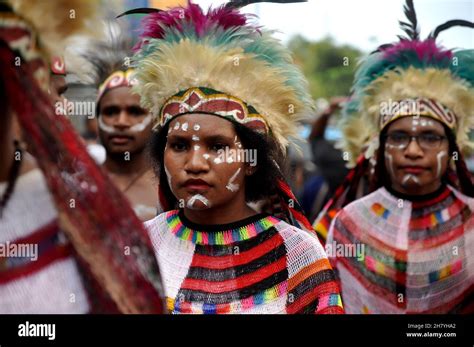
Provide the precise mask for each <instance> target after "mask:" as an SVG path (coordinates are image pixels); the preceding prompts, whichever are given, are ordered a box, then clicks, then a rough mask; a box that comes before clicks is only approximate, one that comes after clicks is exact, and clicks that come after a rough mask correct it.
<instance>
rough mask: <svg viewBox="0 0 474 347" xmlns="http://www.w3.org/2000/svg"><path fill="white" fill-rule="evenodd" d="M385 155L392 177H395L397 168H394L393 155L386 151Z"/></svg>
mask: <svg viewBox="0 0 474 347" xmlns="http://www.w3.org/2000/svg"><path fill="white" fill-rule="evenodd" d="M385 157H386V158H387V159H388V168H389V170H390V174H391V175H392V178H394V177H395V170H393V156H392V155H391V154H390V153H388V152H387V151H385Z"/></svg>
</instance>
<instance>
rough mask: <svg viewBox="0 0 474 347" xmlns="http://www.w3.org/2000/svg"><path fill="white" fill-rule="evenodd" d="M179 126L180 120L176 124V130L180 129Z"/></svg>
mask: <svg viewBox="0 0 474 347" xmlns="http://www.w3.org/2000/svg"><path fill="white" fill-rule="evenodd" d="M179 126H180V123H179V122H176V124H175V125H174V130H178V129H179Z"/></svg>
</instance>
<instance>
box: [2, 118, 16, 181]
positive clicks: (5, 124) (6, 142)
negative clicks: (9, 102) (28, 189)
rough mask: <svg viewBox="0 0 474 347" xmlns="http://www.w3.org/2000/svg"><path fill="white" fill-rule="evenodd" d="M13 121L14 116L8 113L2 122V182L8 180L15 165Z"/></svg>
mask: <svg viewBox="0 0 474 347" xmlns="http://www.w3.org/2000/svg"><path fill="white" fill-rule="evenodd" d="M0 119H2V117H0ZM12 120H13V117H12V115H11V114H9V113H7V115H6V116H4V117H3V120H1V121H0V182H4V181H7V180H8V176H9V173H10V168H11V166H12V165H13V158H14V153H13V152H14V151H15V146H14V145H13V139H14V137H13V128H12Z"/></svg>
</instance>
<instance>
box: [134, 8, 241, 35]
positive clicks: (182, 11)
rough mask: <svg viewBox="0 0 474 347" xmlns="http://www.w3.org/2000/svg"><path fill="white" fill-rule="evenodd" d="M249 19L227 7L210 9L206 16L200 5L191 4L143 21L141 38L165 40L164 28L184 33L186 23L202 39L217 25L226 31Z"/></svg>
mask: <svg viewBox="0 0 474 347" xmlns="http://www.w3.org/2000/svg"><path fill="white" fill-rule="evenodd" d="M248 17H249V15H245V14H242V13H239V11H238V10H236V9H232V8H228V7H225V6H220V7H217V8H215V9H209V10H208V12H207V14H206V13H204V11H203V10H202V8H201V7H200V6H199V5H196V4H193V3H189V4H188V6H186V7H175V8H172V9H170V10H167V11H161V12H156V13H151V14H149V15H147V16H146V17H145V18H144V19H143V21H142V27H143V32H142V34H141V35H140V37H141V38H142V40H145V42H146V40H147V39H150V38H155V39H163V37H164V28H175V29H177V30H179V31H182V30H183V24H184V23H186V24H191V25H193V26H194V29H195V32H196V35H197V36H198V37H201V36H203V34H205V33H206V32H207V31H208V30H209V29H210V28H212V27H214V26H215V25H217V26H220V27H222V28H224V29H228V28H231V27H238V26H244V25H246V24H247V22H248Z"/></svg>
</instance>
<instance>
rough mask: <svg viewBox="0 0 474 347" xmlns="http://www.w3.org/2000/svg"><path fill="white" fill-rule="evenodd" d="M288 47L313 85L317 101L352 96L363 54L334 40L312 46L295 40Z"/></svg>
mask: <svg viewBox="0 0 474 347" xmlns="http://www.w3.org/2000/svg"><path fill="white" fill-rule="evenodd" d="M288 47H289V48H290V49H291V50H292V51H293V53H294V58H295V61H296V63H297V64H298V65H300V66H301V68H302V69H303V72H304V74H305V75H306V78H307V79H308V81H309V84H310V89H311V94H312V96H313V98H315V99H316V98H321V97H323V98H330V97H332V96H345V95H349V92H350V89H351V85H352V82H353V80H354V73H355V70H356V67H357V61H358V58H359V57H361V55H362V52H361V51H360V50H358V49H357V48H355V47H352V46H350V45H337V44H335V43H334V42H333V40H332V39H331V38H330V37H328V38H325V39H323V40H321V41H317V42H312V41H308V40H306V39H305V38H303V37H302V36H295V37H293V38H292V39H291V40H290V42H289V43H288Z"/></svg>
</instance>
